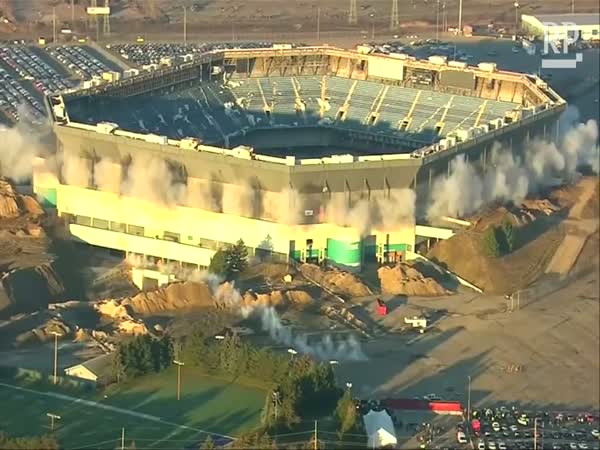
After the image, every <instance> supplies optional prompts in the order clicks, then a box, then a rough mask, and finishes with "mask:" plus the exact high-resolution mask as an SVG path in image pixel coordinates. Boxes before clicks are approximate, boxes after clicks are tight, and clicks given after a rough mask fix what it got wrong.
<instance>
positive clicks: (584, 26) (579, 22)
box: [521, 13, 600, 41]
mask: <svg viewBox="0 0 600 450" xmlns="http://www.w3.org/2000/svg"><path fill="white" fill-rule="evenodd" d="M521 22H522V27H523V29H524V30H525V31H526V32H527V33H529V34H532V35H535V36H537V37H539V38H543V37H544V36H545V35H548V36H552V38H553V39H554V40H557V41H559V40H561V41H562V40H565V39H567V38H569V37H570V38H578V39H583V40H585V41H589V40H594V39H600V14H598V13H590V14H540V15H536V16H529V15H527V14H523V15H521Z"/></svg>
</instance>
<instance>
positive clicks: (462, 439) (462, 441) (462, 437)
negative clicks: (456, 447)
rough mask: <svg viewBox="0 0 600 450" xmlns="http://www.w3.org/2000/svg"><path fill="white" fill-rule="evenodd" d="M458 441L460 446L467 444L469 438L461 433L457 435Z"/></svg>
mask: <svg viewBox="0 0 600 450" xmlns="http://www.w3.org/2000/svg"><path fill="white" fill-rule="evenodd" d="M456 440H457V441H458V443H459V444H466V443H467V436H466V435H465V433H464V432H462V431H459V432H458V433H456Z"/></svg>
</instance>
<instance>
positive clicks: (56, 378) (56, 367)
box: [50, 331, 61, 384]
mask: <svg viewBox="0 0 600 450" xmlns="http://www.w3.org/2000/svg"><path fill="white" fill-rule="evenodd" d="M50 334H53V335H54V380H53V382H54V384H58V336H61V334H60V333H58V332H57V331H51V332H50Z"/></svg>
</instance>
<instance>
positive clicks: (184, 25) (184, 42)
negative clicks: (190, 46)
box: [183, 5, 187, 45]
mask: <svg viewBox="0 0 600 450" xmlns="http://www.w3.org/2000/svg"><path fill="white" fill-rule="evenodd" d="M183 45H187V6H185V5H184V6H183Z"/></svg>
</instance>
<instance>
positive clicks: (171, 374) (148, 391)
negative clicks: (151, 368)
mask: <svg viewBox="0 0 600 450" xmlns="http://www.w3.org/2000/svg"><path fill="white" fill-rule="evenodd" d="M176 381H177V377H176V372H175V370H174V369H169V370H167V371H165V372H162V373H160V374H154V375H149V376H145V377H142V378H139V379H136V380H135V382H133V383H130V384H125V385H123V386H120V387H119V389H118V390H116V391H114V392H112V393H111V394H110V395H109V396H108V398H104V396H103V395H98V394H97V393H94V394H88V395H87V396H86V395H85V394H80V395H76V394H69V395H72V396H73V397H75V396H77V397H78V398H80V399H81V400H80V401H77V399H74V398H69V397H66V396H63V397H61V393H59V395H58V397H57V396H55V394H56V391H54V392H53V391H48V390H46V389H44V388H36V387H27V389H28V390H16V389H12V388H9V387H6V386H3V385H0V404H2V409H1V410H0V429H2V430H6V431H8V432H9V433H10V434H11V435H14V436H27V435H34V434H44V433H48V432H49V431H50V429H49V426H50V419H49V418H48V417H47V413H52V414H56V415H59V416H61V419H60V420H59V421H57V424H58V425H57V427H56V430H55V432H56V434H57V437H58V439H59V442H60V444H61V448H78V449H83V448H90V449H91V448H109V449H114V448H117V447H118V446H119V445H120V439H121V429H122V428H125V441H126V444H130V443H131V441H135V444H136V448H137V449H138V450H140V449H143V448H148V449H161V448H165V449H166V448H168V449H178V448H188V447H192V448H197V443H199V442H202V441H204V439H205V438H206V435H207V433H209V434H212V435H213V436H215V437H216V436H225V437H233V436H236V435H238V434H239V433H240V432H241V431H244V430H246V429H249V428H251V427H253V426H254V425H256V424H257V423H258V419H259V415H260V410H261V408H262V406H263V404H264V399H265V392H264V391H262V390H261V389H258V388H251V387H246V386H242V385H240V384H236V383H234V382H228V381H224V380H220V379H215V378H211V377H207V376H205V375H204V374H203V373H201V372H200V371H199V370H197V369H194V368H187V367H184V368H183V369H182V395H181V400H180V401H177V398H176ZM7 384H9V383H7ZM93 402H97V404H94V403H93Z"/></svg>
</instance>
